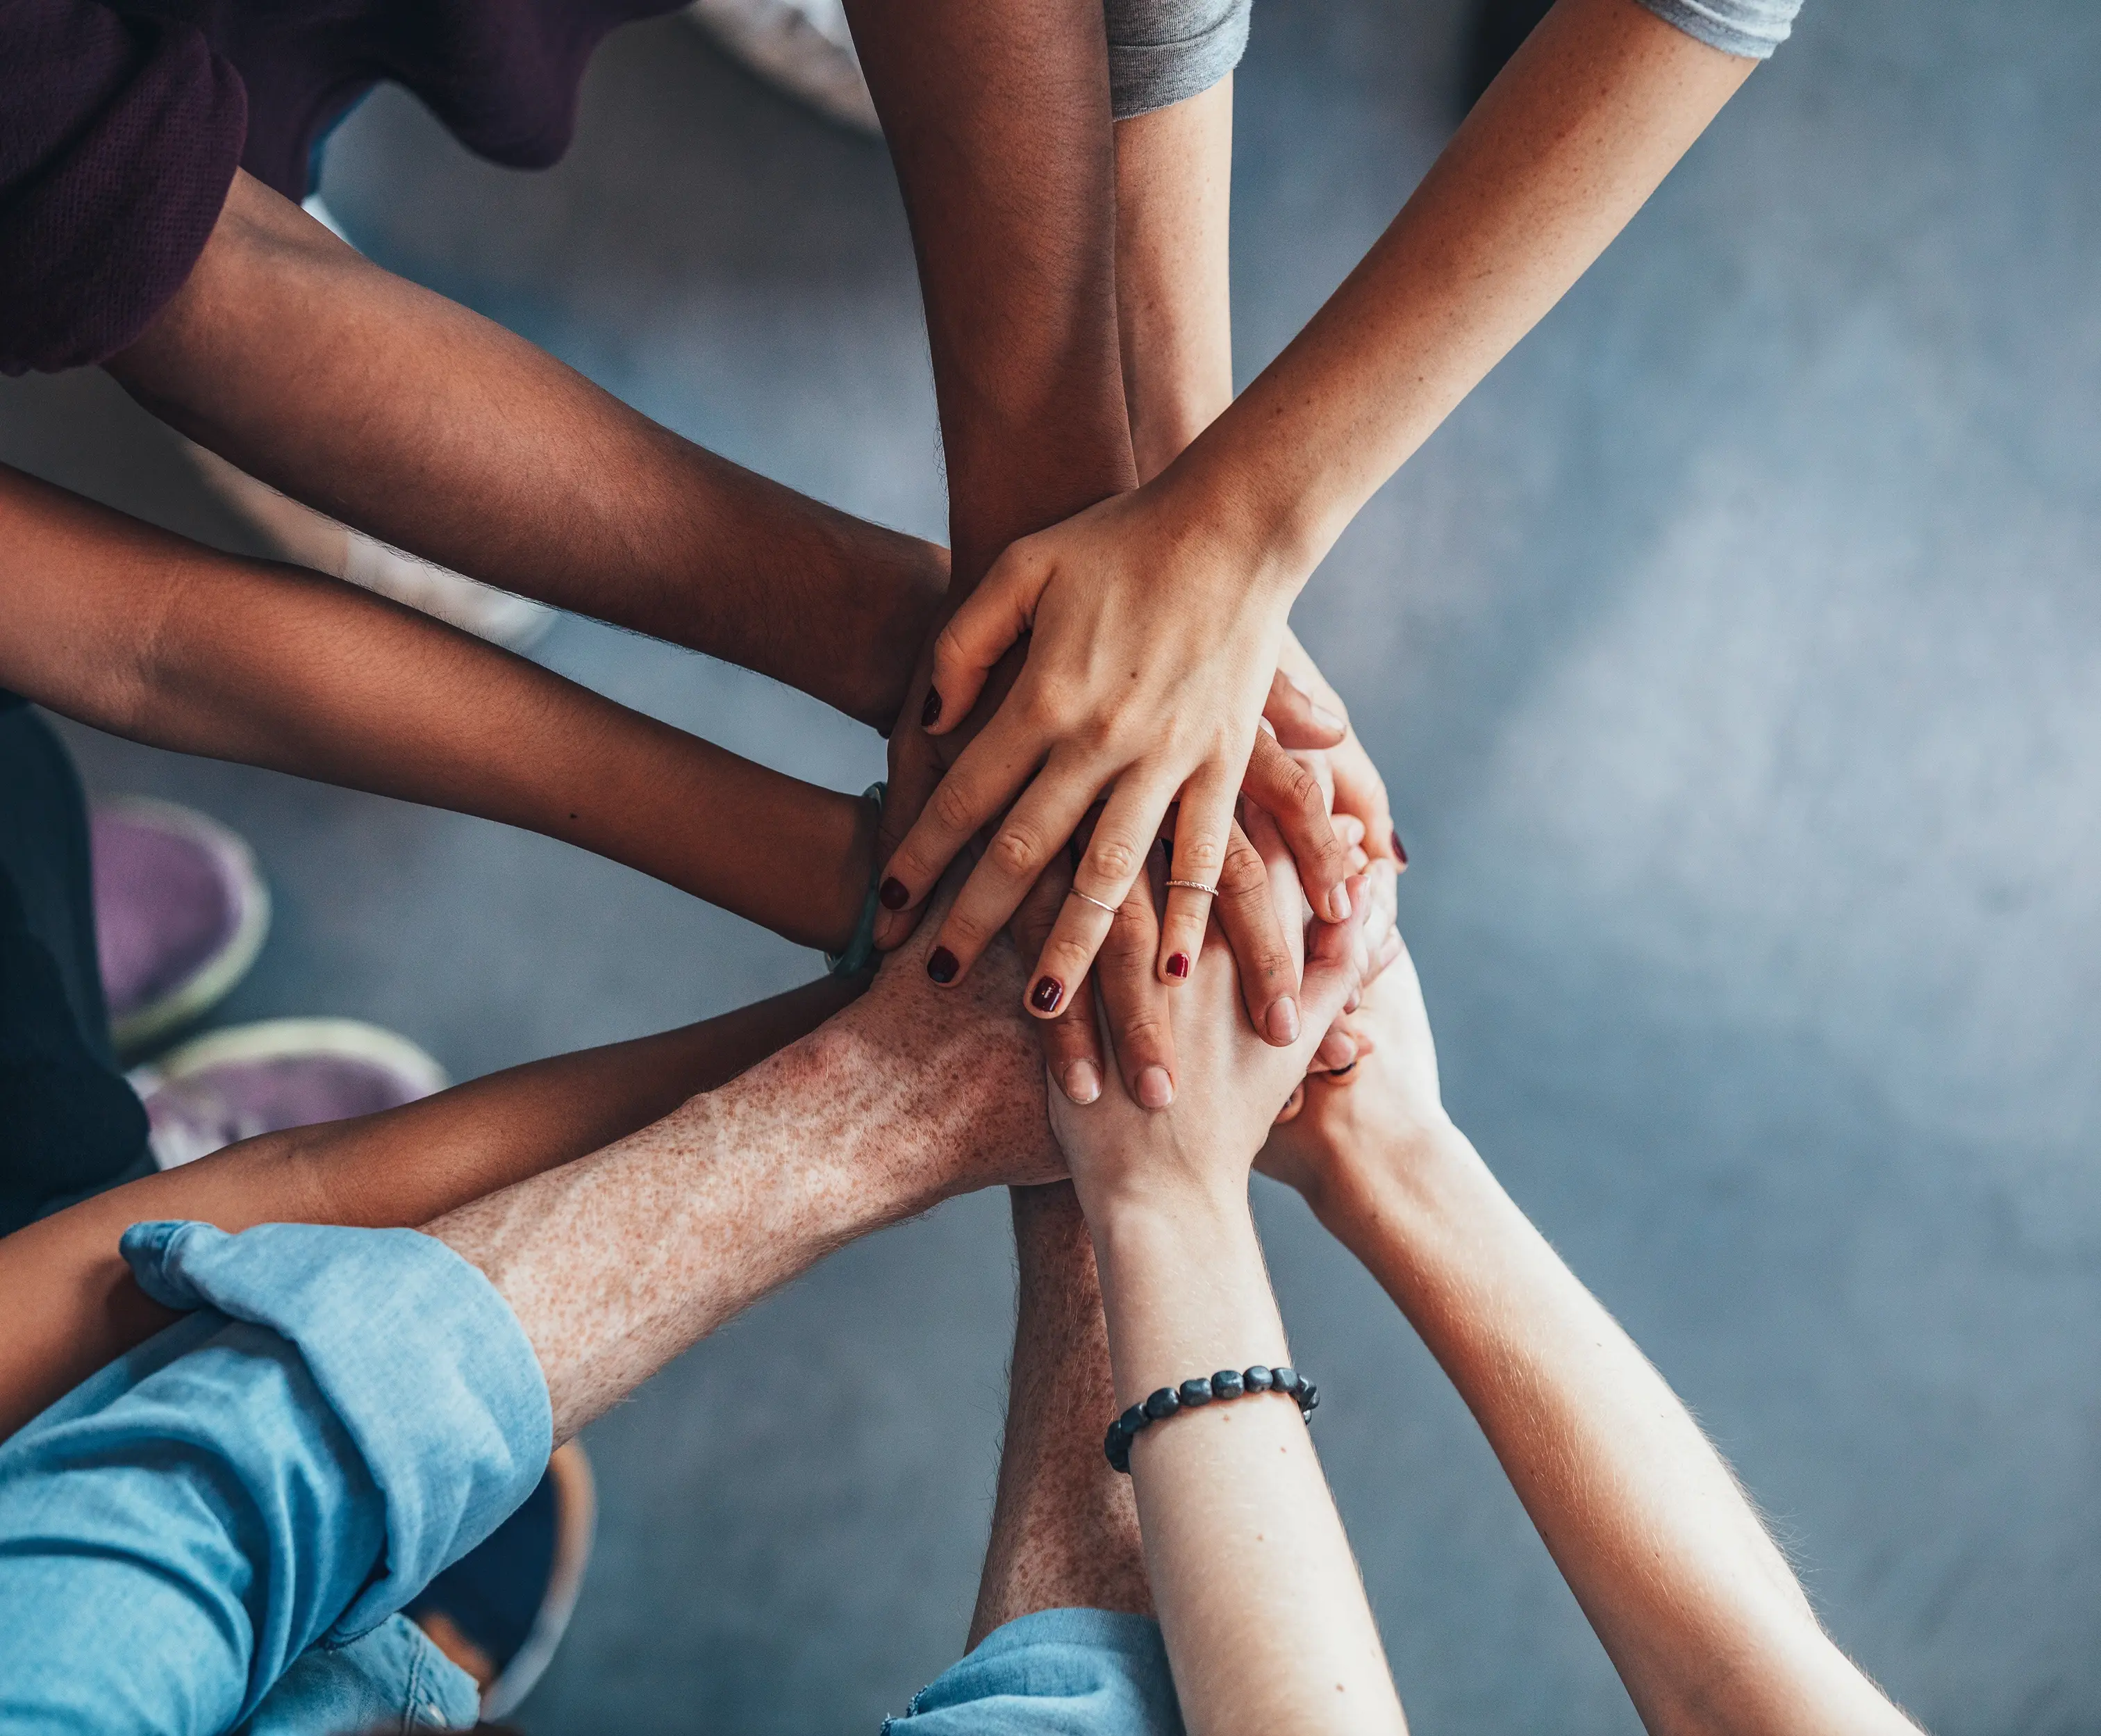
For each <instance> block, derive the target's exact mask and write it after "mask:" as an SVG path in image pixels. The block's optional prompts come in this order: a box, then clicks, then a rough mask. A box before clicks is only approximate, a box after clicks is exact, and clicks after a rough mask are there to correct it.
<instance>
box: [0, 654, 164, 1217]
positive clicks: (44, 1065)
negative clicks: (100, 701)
mask: <svg viewBox="0 0 2101 1736" xmlns="http://www.w3.org/2000/svg"><path fill="white" fill-rule="evenodd" d="M147 1167H148V1160H147V1157H146V1116H145V1112H144V1110H142V1109H141V1108H140V1107H139V1100H138V1098H136V1097H135V1096H133V1095H132V1093H131V1089H130V1086H128V1085H126V1084H125V1082H124V1078H123V1076H122V1074H121V1073H119V1072H118V1071H117V1064H116V1060H115V1058H114V1056H113V1054H112V1052H111V1049H110V1042H109V1021H108V1010H107V1009H106V1008H105V1006H104V1002H103V993H102V978H101V974H100V970H99V969H98V967H97V965H96V961H95V904H94V896H93V891H92V884H91V880H90V877H89V872H88V840H87V808H86V802H85V801H84V799H83V798H82V794H81V788H80V780H79V778H78V776H77V775H76V774H75V772H74V771H73V762H72V761H71V760H70V759H69V758H68V757H67V755H66V751H65V749H64V746H63V745H62V744H60V741H59V739H58V737H57V736H56V735H53V734H52V733H51V728H50V727H49V726H48V725H47V724H46V723H45V722H44V721H43V720H42V718H39V717H38V715H37V714H36V713H34V712H33V711H32V710H31V709H29V707H28V706H27V705H23V704H22V703H20V701H19V700H16V699H15V696H14V695H12V694H6V693H0V1234H4V1233H6V1232H7V1231H11V1230H15V1229H18V1228H20V1226H22V1225H24V1224H25V1223H28V1222H29V1221H30V1220H31V1219H33V1218H34V1217H37V1216H38V1213H40V1212H41V1211H42V1210H43V1209H44V1208H45V1207H46V1205H48V1204H50V1203H51V1202H52V1201H54V1200H55V1199H63V1198H64V1197H65V1196H67V1195H75V1194H81V1193H85V1192H90V1191H92V1190H95V1189H96V1188H99V1187H103V1186H108V1184H109V1183H111V1182H116V1181H117V1180H120V1179H122V1178H123V1177H125V1176H126V1175H127V1174H130V1173H139V1174H144V1173H145V1170H146V1168H147Z"/></svg>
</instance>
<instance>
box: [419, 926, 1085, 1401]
mask: <svg viewBox="0 0 2101 1736" xmlns="http://www.w3.org/2000/svg"><path fill="white" fill-rule="evenodd" d="M898 968H899V967H897V966H896V965H892V966H891V967H889V968H888V969H887V970H886V972H885V973H884V978H882V979H878V985H877V987H876V988H875V990H874V991H873V992H871V993H870V995H869V996H868V997H867V998H865V1000H864V1001H861V1002H860V1004H859V1005H856V1007H854V1008H851V1009H848V1011H847V1013H845V1014H842V1015H841V1016H840V1017H839V1018H836V1019H834V1020H833V1021H832V1022H831V1023H829V1024H827V1025H826V1026H825V1027H824V1028H823V1029H822V1030H820V1031H817V1032H816V1033H815V1034H814V1035H813V1036H811V1037H809V1038H808V1039H807V1040H804V1041H803V1042H801V1043H798V1044H797V1045H794V1047H792V1048H790V1049H785V1050H784V1051H782V1052H781V1054H777V1055H776V1056H774V1057H773V1058H772V1059H770V1060H768V1061H767V1062H763V1063H762V1064H761V1065H759V1066H758V1067H754V1068H752V1069H751V1070H750V1071H749V1072H747V1073H745V1075H743V1076H741V1078H739V1079H737V1080H736V1081H734V1082H733V1083H732V1084H729V1085H728V1086H726V1087H725V1088H723V1089H722V1090H719V1091H717V1092H714V1093H710V1094H709V1095H707V1096H705V1097H701V1098H695V1099H694V1100H693V1101H692V1102H689V1103H688V1104H687V1105H685V1106H684V1107H683V1108H681V1109H679V1110H678V1111H675V1112H674V1113H672V1114H671V1115H668V1116H666V1118H665V1119H664V1120H661V1121H660V1122H658V1123H657V1124H655V1125H654V1126H652V1127H649V1128H646V1129H644V1130H643V1131H641V1132H640V1133H636V1134H634V1135H633V1136H631V1137H629V1138H627V1139H625V1140H622V1141H621V1142H619V1143H617V1144H616V1145H614V1146H611V1147H609V1148H608V1149H607V1150H605V1151H600V1152H599V1153H598V1154H596V1155H595V1156H593V1157H590V1158H589V1159H587V1160H585V1161H583V1162H582V1163H577V1164H568V1165H567V1166H565V1167H564V1168H560V1169H557V1170H555V1171H552V1172H551V1173H547V1174H545V1175H542V1176H538V1177H534V1178H533V1179H531V1180H529V1181H526V1182H522V1183H520V1184H519V1185H518V1186H514V1187H510V1188H507V1189H506V1190H503V1191H502V1192H501V1193H498V1194H496V1195H492V1196H489V1197H488V1198H485V1199H479V1200H477V1201H475V1203H474V1204H471V1205H468V1206H467V1207H465V1208H463V1209H462V1210H459V1211H457V1212H454V1213H451V1214H449V1216H446V1217H442V1218H440V1219H439V1220H438V1221H436V1222H434V1223H432V1224H431V1225H429V1226H427V1228H428V1230H429V1233H430V1234H431V1235H436V1236H437V1237H439V1238H440V1239H442V1240H444V1241H445V1242H447V1243H449V1244H450V1245H451V1246H452V1247H453V1248H454V1249H456V1250H457V1251H458V1252H459V1253H461V1254H462V1255H463V1256H464V1257H466V1258H467V1259H468V1260H470V1261H473V1263H474V1264H475V1265H476V1266H480V1268H481V1269H482V1270H483V1271H484V1272H485V1273H486V1274H488V1275H489V1279H490V1280H491V1281H492V1282H493V1283H494V1284H495V1286H496V1288H497V1289H498V1291H499V1292H502V1295H503V1297H504V1299H505V1300H506V1301H507V1302H509V1303H510V1305H511V1308H512V1310H513V1311H514V1312H515V1314H517V1316H518V1319H519V1320H520V1323H522V1324H523V1325H524V1328H525V1332H526V1334H527V1336H529V1338H530V1339H531V1340H532V1341H533V1349H534V1350H535V1351H536V1353H537V1354H538V1356H539V1359H540V1364H541V1367H542V1370H543V1371H544V1372H545V1373H546V1377H547V1385H548V1389H549V1392H550V1394H551V1396H552V1400H553V1403H554V1408H555V1429H556V1433H557V1436H558V1438H559V1437H563V1436H566V1435H568V1434H569V1433H573V1432H574V1430H576V1429H578V1428H580V1427H582V1425H583V1424H584V1423H586V1422H587V1421H589V1420H590V1419H591V1418H592V1417H594V1416H598V1415H599V1413H600V1412H601V1411H604V1410H605V1409H606V1408H608V1407H609V1406H611V1405H612V1404H613V1403H615V1402H617V1401H618V1400H619V1399H620V1398H623V1397H625V1396H626V1394H628V1393H629V1392H630V1391H632V1390H633V1389H634V1388H635V1386H637V1385H639V1384H640V1383H641V1382H642V1381H643V1380H646V1379H648V1376H650V1375H652V1374H653V1373H654V1372H656V1371H657V1369H658V1368H660V1367H662V1366H663V1365H664V1364H665V1363H666V1362H668V1361H670V1358H673V1357H675V1356H676V1355H678V1354H679V1353H680V1352H681V1351H683V1350H684V1349H686V1348H687V1347H688V1345H692V1343H693V1342H694V1341H696V1340H697V1339H699V1338H701V1337H702V1336H705V1335H706V1334H707V1333H708V1332H712V1331H713V1330H714V1328H715V1327H717V1326H719V1325H720V1324H721V1323H723V1321H725V1320H727V1319H729V1318H730V1317H731V1316H732V1314H736V1313H737V1312H738V1311H739V1310H742V1309H744V1308H745V1307H748V1306H749V1305H750V1304H751V1303H753V1302H754V1301H757V1300H758V1299H759V1297H760V1296H763V1295H765V1294H766V1293H767V1292H768V1291H771V1290H772V1289H774V1288H776V1287H777V1286H779V1285H781V1284H782V1283H786V1282H787V1281H788V1280H789V1279H792V1278H794V1276H796V1274H798V1273H800V1272H802V1271H804V1270H807V1268H808V1267H809V1266H812V1265H814V1264H815V1263H816V1261H818V1260H820V1259H821V1258H823V1257H825V1255H826V1254H828V1253H829V1252H832V1251H833V1250H834V1249H835V1248H839V1247H841V1246H843V1244H844V1243H847V1242H849V1241H851V1240H853V1239H855V1238H856V1237H858V1236H861V1235H866V1234H868V1233H869V1231H871V1230H877V1229H879V1228H881V1227H882V1226H885V1225H887V1224H891V1223H895V1222H897V1221H900V1219H903V1218H905V1217H910V1216H912V1215H913V1214H914V1213H918V1212H922V1211H924V1210H926V1209H927V1208H929V1207H931V1206H932V1205H934V1204H937V1203H938V1202H939V1201H940V1200H942V1199H947V1198H948V1197H949V1196H950V1195H953V1194H956V1193H959V1192H962V1191H966V1190H969V1189H971V1188H974V1187H980V1186H987V1185H989V1183H991V1182H996V1181H1011V1180H1047V1179H1050V1176H1051V1175H1055V1173H1056V1170H1055V1147H1053V1146H1051V1144H1050V1137H1049V1134H1048V1132H1047V1130H1046V1129H1045V1128H1044V1126H1043V1115H1044V1110H1043V1097H1042V1084H1041V1081H1042V1063H1041V1062H1040V1061H1039V1060H1037V1058H1036V1057H1035V1055H1034V1054H1033V1044H1032V1043H1031V1041H1030V1040H1029V1039H1028V1036H1027V1034H1026V1032H1025V1031H1023V1030H1021V1029H1020V1026H1019V1021H1018V1019H1017V1018H1016V1017H1015V1015H1013V1014H1011V1013H1007V1014H1006V1015H1005V1016H1004V1017H997V1018H987V1017H985V1016H984V1011H983V1010H982V1009H980V1008H975V1007H966V1006H964V1005H958V1004H956V997H954V996H943V997H941V1001H942V1005H940V1006H936V1005H934V1001H935V995H936V992H935V991H934V990H933V989H932V988H931V987H930V986H928V985H927V984H926V983H925V982H924V973H923V971H922V970H917V969H915V968H914V967H913V965H909V964H908V965H905V967H904V970H905V974H907V975H908V976H909V977H912V978H916V979H917V980H916V981H913V982H912V983H910V985H909V993H910V995H911V1001H910V1003H909V1005H910V1006H911V1009H912V1013H911V1014H910V1015H909V1016H911V1017H912V1018H913V1028H911V1029H909V1031H905V1030H900V1028H899V1027H898V1025H897V1023H896V1014H897V1000H898V996H897V995H896V988H897V987H898V984H897V980H896V979H897V975H898ZM886 979H887V980H886ZM952 1007H953V1010H951V1008H952ZM1002 1011H1003V1012H1004V1009H1002ZM1046 1167H1047V1168H1049V1174H1045V1173H1042V1171H1043V1170H1044V1169H1045V1168H1046ZM1032 1171H1033V1172H1035V1173H1031V1172H1032Z"/></svg>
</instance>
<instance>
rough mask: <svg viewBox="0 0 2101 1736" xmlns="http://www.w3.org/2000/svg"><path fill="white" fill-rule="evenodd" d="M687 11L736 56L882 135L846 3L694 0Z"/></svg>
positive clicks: (824, 111)
mask: <svg viewBox="0 0 2101 1736" xmlns="http://www.w3.org/2000/svg"><path fill="white" fill-rule="evenodd" d="M686 16H687V17H688V18H690V19H691V20H692V21H693V22H694V23H695V24H698V25H699V26H700V27H701V29H703V30H705V31H706V32H707V33H708V34H709V35H710V36H711V37H713V38H714V39H715V41H716V42H718V43H719V44H720V45H721V46H723V48H725V49H727V50H728V51H729V53H730V55H732V57H733V58H734V59H736V60H738V61H740V62H741V63H742V64H744V65H745V66H746V67H748V68H750V70H751V71H753V72H754V73H758V75H759V77H761V78H763V79H764V80H765V81H766V82H767V83H768V84H770V85H772V86H776V88H777V89H780V90H782V91H786V92H787V93H788V94H789V95H790V96H792V97H794V99H796V100H797V101H798V102H801V103H804V104H807V105H808V106H809V107H811V108H814V109H816V111H817V113H819V114H820V115H822V116H823V117H825V119H826V120H828V121H837V122H838V124H839V125H840V126H845V127H850V128H851V129H852V130H854V131H855V132H857V133H865V134H866V135H868V136H869V137H870V138H871V139H880V138H881V137H882V121H880V120H878V118H877V117H876V113H875V99H874V97H872V96H870V95H869V94H868V81H867V79H866V78H865V77H862V76H861V70H860V55H857V54H856V53H855V52H854V44H853V32H852V31H851V29H848V28H847V9H846V7H845V5H844V3H843V0H692V5H690V6H688V7H687V8H686Z"/></svg>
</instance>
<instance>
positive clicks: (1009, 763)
mask: <svg viewBox="0 0 2101 1736" xmlns="http://www.w3.org/2000/svg"><path fill="white" fill-rule="evenodd" d="M1041 761H1042V744H1041V742H1040V740H1039V739H1038V738H1037V735H1035V733H1034V731H1032V730H1031V729H1030V728H1029V727H1028V723H1027V722H1025V721H1024V719H1023V718H1020V717H1017V718H1015V719H1013V720H1011V721H1010V719H1009V717H1008V712H1007V709H1006V708H1002V710H1001V711H1000V713H999V715H998V716H997V717H995V718H993V720H992V722H990V723H989V724H988V725H987V726H986V727H985V730H984V734H983V735H980V736H979V737H978V739H977V740H975V741H973V742H972V743H971V744H970V745H969V746H968V747H967V748H966V749H963V751H962V754H961V755H960V756H959V757H958V759H957V761H956V762H955V764H954V765H953V766H950V767H949V771H948V775H946V776H945V777H944V778H942V779H941V780H940V782H939V783H938V784H935V786H934V788H933V791H932V793H931V794H930V795H929V796H928V797H927V800H926V802H925V803H924V805H923V806H922V807H921V809H920V811H919V813H918V816H917V817H916V818H914V819H913V822H912V824H911V825H910V827H909V828H908V829H907V830H906V832H905V838H904V841H902V842H901V843H900V844H899V845H898V846H897V848H896V850H893V851H891V854H890V856H889V858H888V859H887V861H886V862H885V863H884V864H883V868H882V881H881V884H880V886H878V890H877V894H876V896H877V899H878V902H879V903H881V904H882V908H884V909H885V910H889V911H900V910H917V909H918V908H919V906H920V905H921V904H922V903H924V902H925V900H926V897H927V894H928V893H929V892H931V891H932V890H934V886H935V883H936V882H937V881H939V880H940V877H941V876H942V874H943V873H944V872H945V871H946V869H947V868H948V866H949V864H950V863H951V862H953V861H954V860H955V859H956V855H957V852H958V851H959V850H962V847H963V846H964V845H966V843H968V842H969V841H970V840H971V837H972V836H973V835H974V834H975V833H976V832H977V830H978V828H980V826H982V825H984V824H985V822H986V821H988V820H989V819H991V818H992V817H993V815H996V814H997V813H999V812H1000V811H1002V810H1003V809H1004V808H1005V807H1006V805H1007V804H1008V803H1009V802H1011V801H1012V800H1013V799H1014V797H1015V795H1016V794H1017V793H1019V792H1020V789H1021V788H1022V786H1023V785H1024V784H1026V783H1027V782H1028V779H1029V775H1030V774H1031V773H1032V772H1033V771H1036V770H1037V767H1038V766H1039V764H1040V763H1041ZM1080 806H1081V807H1084V806H1086V804H1085V802H1081V804H1080Z"/></svg>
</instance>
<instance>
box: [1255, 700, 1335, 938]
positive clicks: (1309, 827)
mask: <svg viewBox="0 0 2101 1736" xmlns="http://www.w3.org/2000/svg"><path fill="white" fill-rule="evenodd" d="M1241 789H1242V790H1243V791H1244V792H1245V793H1246V796H1247V798H1248V800H1249V801H1250V802H1254V804H1255V805H1256V806H1258V807H1259V808H1261V809H1262V810H1263V812H1264V813H1266V814H1267V815H1270V817H1271V818H1272V819H1274V820H1276V825H1277V829H1278V830H1279V831H1280V832H1281V833H1283V835H1284V841H1285V843H1286V844H1288V845H1289V846H1290V848H1291V855H1292V859H1293V860H1294V861H1295V862H1296V863H1297V864H1298V878H1299V881H1300V882H1301V883H1302V884H1303V886H1305V888H1306V896H1307V901H1308V902H1309V903H1311V905H1312V906H1313V908H1314V910H1315V911H1316V912H1318V913H1319V914H1320V916H1321V917H1324V918H1325V919H1326V920H1327V921H1330V922H1340V921H1342V920H1343V918H1345V917H1347V916H1348V915H1349V913H1350V900H1349V895H1348V894H1347V892H1345V891H1344V890H1342V886H1343V869H1344V868H1345V866H1346V864H1345V862H1344V859H1343V851H1342V843H1341V841H1340V840H1338V838H1337V837H1336V836H1335V828H1334V827H1333V826H1332V825H1330V824H1329V823H1328V804H1327V802H1325V800H1324V799H1323V797H1322V793H1321V789H1320V780H1319V779H1318V778H1317V777H1316V776H1315V775H1313V773H1312V772H1311V771H1308V770H1307V768H1306V767H1305V766H1302V765H1300V764H1299V763H1298V761H1297V760H1295V759H1294V758H1292V757H1291V756H1290V755H1289V753H1285V751H1284V750H1283V749H1281V748H1280V747H1279V746H1277V744H1276V743H1275V742H1273V741H1272V740H1269V739H1268V738H1267V736H1265V735H1262V734H1261V733H1260V732H1259V731H1258V732H1257V733H1256V735H1255V739H1254V752H1253V753H1251V754H1250V755H1249V756H1248V765H1247V773H1246V775H1245V776H1244V777H1243V778H1242V779H1241Z"/></svg>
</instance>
